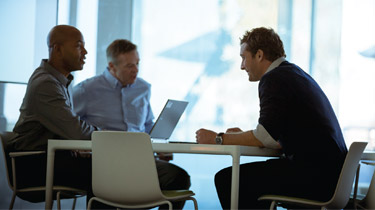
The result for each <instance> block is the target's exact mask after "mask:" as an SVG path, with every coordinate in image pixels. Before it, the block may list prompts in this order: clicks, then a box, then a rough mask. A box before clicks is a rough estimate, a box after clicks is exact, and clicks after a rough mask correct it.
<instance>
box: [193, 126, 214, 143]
mask: <svg viewBox="0 0 375 210" xmlns="http://www.w3.org/2000/svg"><path fill="white" fill-rule="evenodd" d="M195 134H196V139H197V142H198V144H216V142H215V137H216V135H217V133H216V132H214V131H211V130H207V129H203V128H201V129H199V130H197V132H195Z"/></svg>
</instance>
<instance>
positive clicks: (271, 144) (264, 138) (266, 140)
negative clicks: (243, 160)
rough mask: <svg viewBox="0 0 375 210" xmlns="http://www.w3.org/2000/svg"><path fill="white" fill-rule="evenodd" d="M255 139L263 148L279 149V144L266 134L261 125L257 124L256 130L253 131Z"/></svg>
mask: <svg viewBox="0 0 375 210" xmlns="http://www.w3.org/2000/svg"><path fill="white" fill-rule="evenodd" d="M253 133H254V136H255V138H257V139H258V140H259V141H260V142H262V144H263V145H264V147H266V148H271V149H280V148H281V146H280V144H279V143H278V142H277V141H276V140H275V139H273V138H272V136H271V135H270V134H269V133H268V132H267V130H266V129H265V128H264V127H263V125H261V124H258V125H257V127H256V129H255V130H253Z"/></svg>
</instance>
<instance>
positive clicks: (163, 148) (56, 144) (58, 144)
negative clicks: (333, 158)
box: [45, 139, 281, 209]
mask: <svg viewBox="0 0 375 210" xmlns="http://www.w3.org/2000/svg"><path fill="white" fill-rule="evenodd" d="M152 147H153V149H154V151H155V152H169V153H195V154H214V155H231V156H232V167H233V169H232V189H231V209H238V194H239V192H238V188H239V175H240V174H239V171H240V167H239V166H240V156H264V157H278V156H280V155H281V151H280V150H273V149H267V148H259V147H250V146H236V145H215V144H183V143H152ZM56 150H91V141H87V140H52V139H51V140H48V150H47V174H46V194H45V196H46V198H45V199H46V200H45V201H46V203H45V209H52V202H53V200H52V193H53V192H52V187H53V176H54V174H53V173H54V170H53V169H54V160H55V151H56Z"/></svg>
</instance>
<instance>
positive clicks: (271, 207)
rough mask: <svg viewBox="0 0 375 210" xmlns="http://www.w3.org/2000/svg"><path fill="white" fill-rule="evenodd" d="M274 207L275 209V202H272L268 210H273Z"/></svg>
mask: <svg viewBox="0 0 375 210" xmlns="http://www.w3.org/2000/svg"><path fill="white" fill-rule="evenodd" d="M275 207H276V208H277V205H276V201H272V203H271V206H270V210H274V209H275Z"/></svg>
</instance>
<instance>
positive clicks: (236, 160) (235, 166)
mask: <svg viewBox="0 0 375 210" xmlns="http://www.w3.org/2000/svg"><path fill="white" fill-rule="evenodd" d="M232 158H233V162H232V189H231V198H230V209H232V210H235V209H238V197H239V183H240V156H239V155H232Z"/></svg>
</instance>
